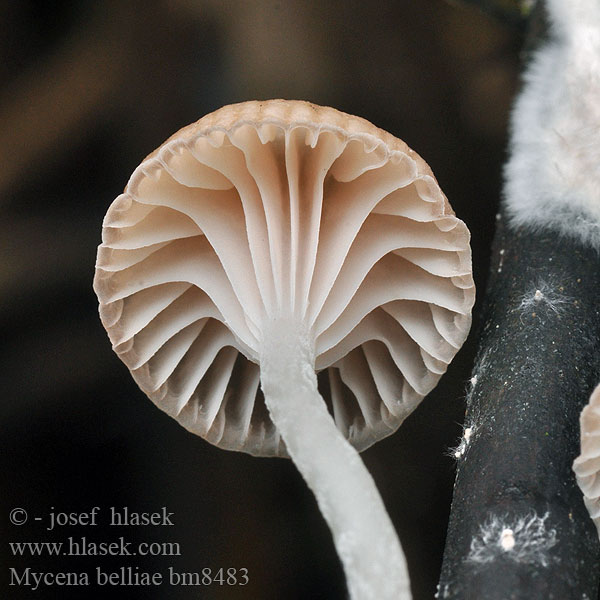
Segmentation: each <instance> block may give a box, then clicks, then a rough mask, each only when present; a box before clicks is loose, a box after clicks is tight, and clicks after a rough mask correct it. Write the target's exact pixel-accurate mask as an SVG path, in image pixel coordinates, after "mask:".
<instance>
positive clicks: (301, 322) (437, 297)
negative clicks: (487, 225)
mask: <svg viewBox="0 0 600 600" xmlns="http://www.w3.org/2000/svg"><path fill="white" fill-rule="evenodd" d="M94 288H95V290H96V293H97V295H98V298H99V301H100V316H101V319H102V322H103V324H104V326H105V328H106V330H107V332H108V335H109V337H110V339H111V341H112V344H113V348H114V350H115V351H116V353H117V354H118V355H119V357H120V358H121V360H122V361H123V362H124V363H125V364H126V365H127V366H128V367H129V369H130V370H131V373H132V375H133V377H134V378H135V380H136V381H137V383H138V384H139V386H140V387H141V389H142V390H143V391H144V392H146V394H147V395H148V396H149V397H150V399H151V400H152V401H153V402H154V403H155V404H156V405H157V406H158V407H159V408H161V409H162V410H164V411H166V412H167V413H169V414H170V415H171V416H173V417H174V418H175V419H177V420H178V421H179V422H180V423H181V424H182V425H183V426H184V427H186V428H187V429H189V430H190V431H191V432H193V433H195V434H197V435H200V436H201V437H203V438H205V439H206V440H208V441H209V442H212V443H213V444H216V445H217V446H220V447H222V448H227V449H232V450H243V451H245V452H249V453H251V454H254V455H261V456H290V457H291V458H292V460H293V461H294V463H295V464H296V466H297V467H298V469H299V470H300V472H301V474H302V476H303V477H304V479H305V480H306V482H307V483H308V485H309V486H310V488H311V489H312V490H313V492H314V494H315V496H316V498H317V501H318V504H319V507H320V509H321V511H322V513H323V515H324V517H325V519H326V521H327V523H328V524H329V527H330V529H331V531H332V534H333V537H334V541H335V544H336V548H337V551H338V554H339V556H340V559H341V561H342V563H343V566H344V570H345V573H346V577H347V581H348V587H349V591H350V595H351V597H352V598H355V599H359V598H360V599H363V598H365V599H366V598H374V599H377V600H384V599H387V598H390V599H391V598H394V599H398V598H409V597H410V591H409V579H408V575H407V571H406V564H405V559H404V555H403V553H402V550H401V548H400V545H399V542H398V539H397V536H396V534H395V531H394V529H393V526H392V524H391V522H390V519H389V517H388V515H387V513H386V510H385V508H384V506H383V502H382V500H381V498H380V496H379V494H378V492H377V489H376V487H375V484H374V482H373V479H372V478H371V476H370V474H369V473H368V471H367V470H366V468H365V466H364V464H363V463H362V461H361V460H360V458H359V456H358V453H357V450H359V451H360V450H362V449H364V448H367V447H368V446H370V445H371V444H373V443H374V442H375V441H377V440H379V439H381V438H383V437H385V436H387V435H389V434H390V433H392V432H394V431H395V430H396V429H397V428H398V426H399V425H400V424H401V423H402V421H403V420H404V419H405V418H406V417H407V416H408V415H409V414H410V413H411V412H412V411H413V410H414V409H415V408H416V406H417V405H418V404H419V402H420V401H421V399H422V398H423V397H424V396H425V395H426V394H427V393H428V392H429V391H430V390H431V389H432V388H433V387H434V386H435V385H436V383H437V381H438V380H439V378H440V377H441V375H442V374H443V373H444V372H445V370H446V368H447V365H448V363H449V362H450V361H451V360H452V358H453V356H454V355H455V353H456V352H457V351H458V349H459V348H460V346H461V345H462V343H463V341H464V340H465V338H466V336H467V333H468V330H469V327H470V321H471V317H470V314H471V308H472V305H473V302H474V285H473V279H472V272H471V255H470V247H469V232H468V230H467V228H466V226H465V225H464V223H463V222H462V221H460V220H459V219H457V218H456V217H455V216H454V213H453V212H452V209H451V208H450V206H449V204H448V201H447V199H446V198H445V196H444V194H443V193H442V192H441V190H440V189H439V187H438V184H437V182H436V180H435V178H434V177H433V174H432V173H431V170H430V169H429V167H428V166H427V164H426V163H425V162H424V161H423V160H422V159H421V158H420V157H419V156H418V155H417V154H416V153H415V152H413V151H412V150H410V149H409V148H408V147H407V146H406V144H404V142H402V141H400V140H398V139H396V138H394V137H393V136H391V135H390V134H388V133H386V132H384V131H382V130H380V129H378V128H376V127H375V126H374V125H372V124H371V123H369V122H368V121H365V120H364V119H361V118H358V117H353V116H350V115H347V114H344V113H342V112H339V111H337V110H334V109H332V108H323V107H318V106H315V105H313V104H309V103H306V102H300V101H284V100H271V101H266V102H246V103H242V104H236V105H232V106H226V107H224V108H221V109H220V110H217V111H216V112H214V113H211V114H209V115H207V116H205V117H204V118H202V119H200V120H199V121H198V122H197V123H194V124H192V125H189V126H188V127H185V128H183V129H182V130H180V131H179V132H178V133H176V134H175V135H174V136H172V137H171V138H170V139H169V140H167V141H166V142H165V143H164V144H163V145H162V146H160V148H158V149H157V150H156V151H155V152H153V153H152V154H151V155H150V156H148V157H147V158H146V159H145V160H144V161H143V162H142V163H141V165H140V166H139V167H138V168H137V169H136V170H135V172H134V173H133V175H132V177H131V179H130V181H129V183H128V185H127V187H126V189H125V192H124V193H123V194H122V195H121V196H119V197H118V198H117V199H116V200H115V201H114V202H113V204H112V205H111V207H110V208H109V210H108V213H107V215H106V217H105V219H104V228H103V243H102V244H101V245H100V247H99V249H98V260H97V265H96V276H95V280H94Z"/></svg>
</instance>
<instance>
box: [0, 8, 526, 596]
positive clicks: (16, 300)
mask: <svg viewBox="0 0 600 600" xmlns="http://www.w3.org/2000/svg"><path fill="white" fill-rule="evenodd" d="M521 41H522V40H521V35H520V33H519V28H518V27H516V26H515V24H514V23H511V22H508V21H505V22H503V21H502V20H492V18H491V17H489V16H488V15H484V14H483V13H481V12H478V11H477V10H476V9H474V8H472V7H468V6H465V5H459V4H457V3H456V2H453V3H448V2H446V1H444V0H402V1H399V0H383V1H373V2H368V3H367V2H361V1H352V0H350V1H342V0H328V1H327V2H320V1H306V0H304V1H303V0H280V1H275V0H263V1H252V0H248V1H242V0H238V1H230V0H144V1H141V0H132V1H121V2H119V1H117V0H96V1H92V0H87V1H84V0H82V1H79V2H51V1H48V2H44V3H40V2H33V1H29V0H19V1H18V2H9V1H5V2H0V84H1V85H0V214H1V215H2V216H1V219H0V228H1V230H0V231H1V233H0V240H1V243H0V252H1V253H0V331H1V339H2V341H3V342H4V343H3V347H2V363H1V364H2V374H3V377H2V381H3V385H2V387H3V394H2V402H1V403H0V423H1V433H2V435H1V440H2V441H1V445H0V524H1V525H0V536H1V538H2V544H1V546H0V564H1V571H0V578H1V579H0V582H1V583H2V587H3V588H4V589H5V590H6V591H3V592H2V594H1V597H2V598H4V597H6V598H15V599H19V598H29V597H36V598H41V599H44V600H45V599H51V598H83V597H85V598H96V597H98V598H110V597H115V598H128V599H132V600H135V599H137V598H144V599H149V600H152V599H155V598H156V599H159V598H160V599H162V598H169V599H171V598H173V599H181V600H188V599H192V598H194V599H195V598H203V599H210V600H212V599H215V600H217V599H218V600H220V599H227V600H229V599H232V600H235V599H237V598H240V599H242V598H243V599H251V600H254V599H257V600H276V599H281V598H285V599H290V600H295V599H300V598H302V599H304V598H310V599H314V600H317V599H319V598H323V599H327V600H335V599H337V598H340V599H341V598H344V597H345V587H344V580H343V574H342V570H341V567H340V566H339V563H338V561H337V557H336V554H335V550H334V547H333V543H332V541H331V539H330V535H329V531H328V530H327V527H326V525H325V523H324V521H323V519H322V518H321V516H320V514H319V512H318V509H317V507H316V503H315V502H314V499H313V497H312V495H311V493H310V492H309V491H308V489H307V488H306V486H305V484H304V482H303V481H302V479H301V478H300V476H299V474H298V473H297V472H296V470H295V468H294V466H293V465H292V463H291V462H289V461H286V460H282V459H258V458H253V457H250V456H247V455H242V454H239V453H232V452H226V451H223V450H219V449H217V448H214V447H212V446H210V445H209V444H208V443H206V442H205V441H203V440H201V439H199V438H196V437H194V436H193V435H191V434H190V433H188V432H187V431H185V430H184V429H183V428H181V427H180V426H179V425H177V424H176V423H175V421H173V420H172V419H170V418H169V417H168V416H167V415H165V414H163V413H162V412H160V411H159V410H158V409H157V408H155V407H154V406H153V405H152V403H151V402H150V401H149V400H147V399H146V398H145V396H144V395H143V394H142V392H140V391H139V390H138V388H137V387H136V385H135V384H134V382H133V380H132V379H131V377H130V375H129V372H128V371H127V369H126V368H125V366H124V365H123V364H121V362H120V361H119V360H118V359H117V357H116V355H114V354H113V352H112V350H111V348H110V343H109V341H108V338H107V336H106V334H105V332H104V330H103V328H102V326H101V324H100V321H99V319H98V315H97V301H96V298H95V295H94V293H93V291H92V277H93V272H94V262H95V254H96V247H97V245H98V244H99V243H100V230H101V222H102V218H103V215H104V213H105V212H106V209H107V208H108V206H109V204H110V203H111V201H112V200H113V198H114V197H115V196H117V195H118V194H119V193H120V192H121V190H122V188H123V187H124V185H125V183H126V182H127V179H128V177H129V175H130V174H131V172H132V171H133V169H134V168H135V167H136V166H137V164H138V163H139V162H140V161H141V159H142V158H143V157H144V156H145V155H146V154H148V153H149V152H150V151H152V150H153V149H154V148H155V147H157V146H158V145H159V144H161V143H162V142H163V141H164V140H165V139H166V138H167V137H168V136H169V135H170V134H171V133H173V132H174V131H176V130H177V129H179V128H180V127H182V126H184V125H186V124H188V123H190V122H192V121H195V120H197V119H198V118H200V117H201V116H202V115H204V114H206V113H207V112H210V111H212V110H214V109H216V108H218V107H220V106H221V105H224V104H229V103H232V102H239V101H243V100H250V99H266V98H279V97H280V98H288V99H305V100H310V101H312V102H315V103H317V104H325V105H331V106H334V107H336V108H338V109H341V110H343V111H346V112H349V113H352V114H357V115H360V116H362V117H365V118H367V119H369V120H370V121H372V122H373V123H375V124H376V125H378V126H380V127H382V128H384V129H387V130H388V131H390V132H391V133H393V134H394V135H396V136H398V137H401V138H402V139H404V140H405V141H406V142H407V143H408V144H409V145H410V146H411V147H412V148H413V149H415V150H416V151H417V152H419V153H420V154H421V155H422V156H423V157H424V158H425V160H427V162H428V163H429V164H430V166H431V167H432V169H433V171H434V173H435V174H436V176H437V178H438V180H439V182H440V185H441V187H442V189H444V191H445V193H446V195H447V196H448V198H449V199H450V202H451V203H452V205H453V208H454V209H455V211H456V213H457V215H458V216H459V217H460V218H462V219H463V220H464V221H465V222H466V223H467V225H468V226H469V227H470V229H471V232H472V249H473V258H474V270H475V279H476V283H477V286H478V292H479V295H480V296H481V295H482V293H483V290H484V287H485V280H486V270H487V261H488V256H489V247H490V244H491V237H492V235H493V225H494V215H495V213H496V210H497V205H498V199H499V189H500V181H501V165H502V162H503V160H504V155H505V143H506V126H507V117H508V111H509V107H510V102H511V99H512V97H513V95H514V91H515V89H516V85H517V73H518V61H519V49H520V47H521ZM477 306H479V304H478V305H477ZM476 312H477V311H476ZM473 354H474V339H473V336H471V338H470V340H469V342H468V343H467V345H466V346H465V348H464V349H463V350H462V351H461V352H460V353H459V355H458V357H457V358H456V360H455V362H454V363H453V364H452V366H451V368H450V370H449V372H448V373H447V374H446V376H445V377H444V378H443V379H442V381H441V383H440V385H439V386H438V388H437V389H436V390H435V391H434V392H433V393H432V394H431V395H430V396H429V397H428V398H427V399H426V400H425V401H424V402H423V403H422V404H421V406H420V407H419V408H418V409H417V411H416V412H415V413H414V414H413V415H412V416H411V417H410V418H409V419H408V420H407V421H406V422H405V423H404V425H403V426H402V427H401V428H400V430H399V431H398V432H397V433H396V434H394V435H393V436H391V437H390V438H387V439H386V440H384V441H382V442H380V443H379V444H378V445H376V446H375V447H373V448H371V449H369V450H368V451H366V452H365V453H364V454H363V457H364V460H365V462H366V464H367V466H368V468H369V470H370V471H371V473H372V474H373V476H374V478H375V480H376V482H377V485H378V487H379V490H380V492H381V494H382V496H383V498H384V501H385V503H386V506H387V507H388V510H389V513H390V515H391V518H392V520H393V522H394V524H395V526H396V528H397V530H398V531H399V533H400V536H401V539H402V543H403V545H404V548H405V551H406V554H407V557H408V562H409V567H410V571H411V577H412V584H413V590H414V593H415V600H428V599H430V598H432V597H433V594H434V592H435V586H436V583H437V579H438V575H439V569H440V564H441V556H442V551H443V543H444V535H445V529H446V524H447V518H448V513H449V509H450V500H451V495H452V483H453V477H454V465H453V461H452V459H451V458H450V457H449V456H448V448H449V447H451V446H452V445H453V444H455V443H456V442H457V440H458V438H459V436H460V431H461V430H460V422H461V419H462V415H463V409H464V406H463V400H464V393H465V383H466V381H467V380H468V378H469V377H470V374H469V372H470V366H471V363H472V358H473ZM93 506H99V507H101V512H100V517H99V521H100V523H101V525H99V526H97V527H87V528H85V527H63V528H61V529H59V530H58V531H56V530H55V531H53V532H48V531H45V527H46V526H47V524H48V522H47V515H48V513H49V511H50V510H52V507H54V510H56V511H61V512H81V511H90V510H91V508H92V507H93ZM111 506H116V507H122V506H128V507H129V508H130V509H131V510H133V511H138V512H141V511H158V510H160V509H161V507H163V506H166V507H167V508H168V510H169V511H172V512H173V513H174V514H175V516H174V521H175V526H174V527H140V528H135V527H130V528H127V529H116V528H109V527H107V525H106V521H107V516H108V511H109V508H110V507H111ZM14 507H23V508H25V509H26V510H27V511H28V513H29V521H28V522H27V523H26V524H24V525H22V526H15V525H12V524H10V522H9V512H10V510H11V509H13V508H14ZM36 516H39V517H43V519H44V520H43V521H42V522H36V521H34V517H36ZM84 535H85V536H86V537H87V538H88V540H93V541H113V540H117V539H118V538H119V536H124V537H126V539H127V540H128V541H132V542H136V543H137V542H140V541H148V542H152V541H157V542H167V541H172V542H178V543H179V544H181V551H182V556H179V557H153V558H150V557H145V558H144V557H138V558H137V559H134V558H125V557H114V558H106V557H103V558H98V557H97V558H87V559H86V558H77V557H71V558H61V557H54V558H48V557H30V558H15V557H14V556H12V555H11V552H10V547H9V546H8V543H7V541H64V540H66V539H67V537H68V536H74V537H75V538H79V537H81V536H84ZM97 566H100V567H101V568H102V569H103V570H104V571H105V572H109V571H117V570H118V569H119V568H120V567H127V566H132V567H135V566H137V567H139V571H149V572H154V571H160V572H162V573H166V572H167V569H168V567H169V566H173V567H174V568H175V569H176V570H177V571H188V572H190V571H196V572H200V571H202V569H203V568H210V569H212V570H213V572H214V571H215V570H216V569H218V568H219V567H224V568H228V567H232V568H237V569H240V568H242V567H245V568H247V569H248V575H249V579H250V582H249V584H248V585H246V586H245V587H228V586H219V585H218V584H213V585H212V586H210V587H203V588H186V587H168V586H166V585H164V584H163V586H161V587H157V588H131V587H130V588H125V587H114V588H106V587H105V588H103V589H97V588H94V587H90V588H58V587H50V588H44V589H40V590H38V591H37V592H32V591H27V590H25V589H23V588H18V587H14V586H13V587H4V586H8V583H9V581H8V575H9V567H14V568H16V569H17V570H18V571H19V572H22V570H23V569H24V568H25V567H31V569H32V571H36V572H39V571H52V572H59V571H61V572H68V571H76V572H79V571H87V572H89V573H90V574H91V575H92V574H93V573H94V569H95V567H97ZM91 579H92V580H93V579H94V577H93V576H91Z"/></svg>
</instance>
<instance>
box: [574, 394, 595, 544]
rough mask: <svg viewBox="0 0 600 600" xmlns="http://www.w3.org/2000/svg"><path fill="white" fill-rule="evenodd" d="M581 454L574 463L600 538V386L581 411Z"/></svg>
mask: <svg viewBox="0 0 600 600" xmlns="http://www.w3.org/2000/svg"><path fill="white" fill-rule="evenodd" d="M579 423H580V426H581V453H580V455H579V456H578V457H577V458H576V459H575V460H574V462H573V471H575V477H576V478H577V483H578V484H579V487H580V488H581V491H582V492H583V502H584V504H585V507H586V508H587V509H588V512H589V513H590V517H591V518H592V521H594V525H596V529H597V530H598V535H599V536H600V477H599V476H600V385H598V386H597V387H596V389H595V390H594V391H593V392H592V395H591V396H590V401H589V403H588V404H587V405H586V406H585V407H584V408H583V410H582V411H581V416H580V417H579Z"/></svg>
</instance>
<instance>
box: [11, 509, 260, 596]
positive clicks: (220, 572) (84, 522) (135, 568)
mask: <svg viewBox="0 0 600 600" xmlns="http://www.w3.org/2000/svg"><path fill="white" fill-rule="evenodd" d="M30 513H31V514H30ZM9 521H10V524H11V525H12V528H11V529H12V531H13V533H14V534H15V535H14V537H13V541H9V542H8V545H9V552H10V555H11V556H12V560H13V561H14V564H13V565H9V566H8V583H9V586H18V587H21V588H27V589H30V590H41V589H44V588H60V587H63V586H81V587H87V586H97V587H105V588H110V587H117V586H119V587H127V586H130V587H158V586H200V587H206V586H211V585H218V586H244V585H246V584H247V583H248V582H249V574H248V569H247V568H245V567H240V566H226V565H225V566H204V567H202V568H200V569H198V570H195V571H188V570H181V569H178V568H176V567H175V566H172V565H167V566H164V567H162V568H160V569H157V568H148V566H147V565H148V564H151V565H154V566H156V564H162V559H161V557H173V559H175V558H176V557H181V556H182V554H183V553H182V547H181V544H180V543H179V542H177V541H173V540H168V539H165V540H156V539H154V538H155V535H156V533H157V532H158V533H159V534H163V533H164V537H165V538H166V537H168V533H169V531H170V529H169V528H171V527H174V526H175V523H176V521H175V516H174V513H173V512H170V511H168V510H167V508H166V507H161V508H160V509H159V510H157V511H155V512H137V511H134V510H131V509H129V507H126V506H125V507H114V506H111V507H108V508H101V507H99V506H94V507H92V508H90V509H89V510H87V511H82V512H62V511H59V510H57V509H55V508H54V507H50V509H49V510H48V511H47V512H45V513H41V514H33V513H32V512H31V511H28V510H27V509H25V508H21V507H16V508H13V509H12V510H11V511H10V513H9ZM88 528H89V529H88ZM113 530H114V532H115V533H114V534H113V535H110V534H111V533H112V531H113ZM74 531H76V532H77V533H76V534H72V533H73V532H74ZM96 531H101V532H102V534H106V532H108V534H109V536H107V537H109V539H98V537H97V535H96ZM140 531H141V532H142V534H144V533H147V534H148V537H149V538H150V539H148V540H140V539H139V538H140V533H139V532H140ZM81 532H84V533H83V534H81ZM88 532H89V533H88ZM71 534H72V535H71ZM17 535H18V536H19V537H20V536H21V535H26V536H28V538H27V539H17ZM34 538H37V539H34ZM50 538H52V539H50ZM166 560H169V559H168V558H167V559H166ZM94 561H95V562H96V564H91V563H93V562H94ZM119 563H120V564H119ZM107 564H109V565H110V566H107Z"/></svg>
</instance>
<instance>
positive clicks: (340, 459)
mask: <svg viewBox="0 0 600 600" xmlns="http://www.w3.org/2000/svg"><path fill="white" fill-rule="evenodd" d="M312 348H313V344H312V343H311V341H310V336H309V335H307V334H305V333H298V329H297V328H296V327H294V325H289V324H288V323H286V322H285V321H284V322H281V320H277V321H275V322H272V323H271V327H269V331H267V332H266V334H265V337H264V338H263V351H262V355H261V357H260V361H261V384H262V389H263V392H264V395H265V401H266V404H267V407H268V409H269V412H270V414H271V418H272V420H273V422H274V424H275V426H276V427H277V429H278V430H279V432H280V434H281V437H282V438H283V440H284V442H285V444H286V448H287V451H288V453H289V455H290V456H291V458H292V460H293V461H294V463H295V465H296V467H297V468H298V470H299V471H300V473H301V474H302V476H303V477H304V479H305V481H306V483H307V484H308V486H309V487H310V489H311V490H312V491H313V493H314V495H315V497H316V499H317V503H318V505H319V508H320V510H321V513H322V514H323V516H324V517H325V520H326V521H327V524H328V525H329V528H330V530H331V533H332V534H333V539H334V543H335V546H336V550H337V553H338V555H339V557H340V560H341V561H342V564H343V567H344V571H345V574H346V580H347V585H348V590H349V593H350V597H351V598H352V599H353V600H367V599H373V600H386V599H390V600H391V599H394V600H408V599H410V598H411V594H410V581H409V577H408V571H407V567H406V560H405V558H404V554H403V552H402V549H401V546H400V542H399V540H398V537H397V535H396V532H395V530H394V527H393V525H392V522H391V520H390V518H389V516H388V514H387V512H386V510H385V507H384V505H383V501H382V499H381V497H380V495H379V492H378V491H377V488H376V486H375V482H374V481H373V478H372V477H371V475H370V473H369V472H368V471H367V469H366V467H365V465H364V463H363V462H362V460H361V459H360V457H359V455H358V452H357V451H356V450H355V449H354V448H353V447H352V446H351V445H350V443H348V441H346V439H345V438H344V436H343V435H342V433H341V432H340V431H339V430H338V428H337V427H336V425H335V422H334V420H333V419H332V417H331V416H330V414H329V412H328V410H327V406H326V404H325V402H324V400H323V398H322V397H321V395H320V394H319V391H318V388H317V377H316V374H315V370H314V353H313V351H312Z"/></svg>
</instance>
